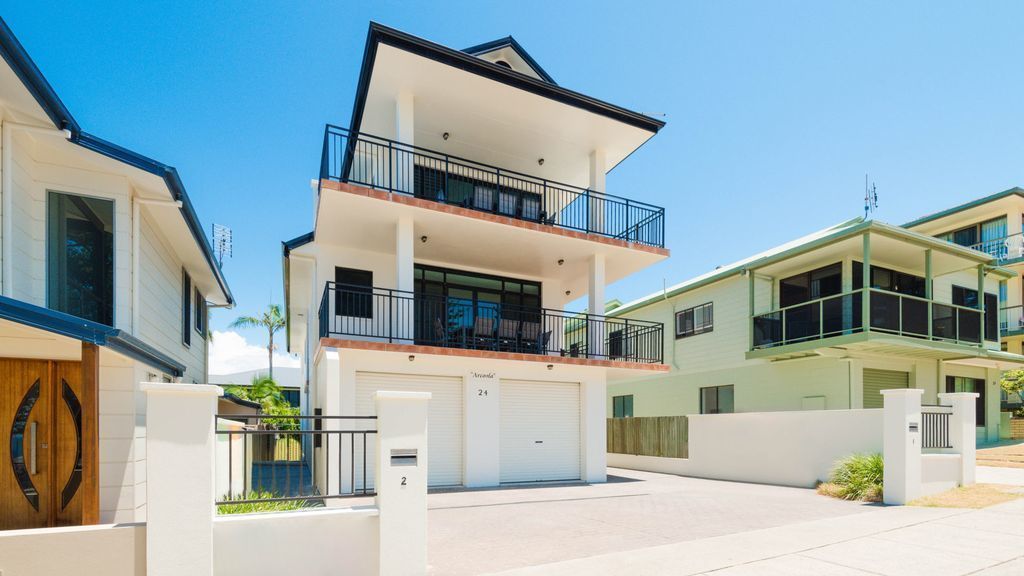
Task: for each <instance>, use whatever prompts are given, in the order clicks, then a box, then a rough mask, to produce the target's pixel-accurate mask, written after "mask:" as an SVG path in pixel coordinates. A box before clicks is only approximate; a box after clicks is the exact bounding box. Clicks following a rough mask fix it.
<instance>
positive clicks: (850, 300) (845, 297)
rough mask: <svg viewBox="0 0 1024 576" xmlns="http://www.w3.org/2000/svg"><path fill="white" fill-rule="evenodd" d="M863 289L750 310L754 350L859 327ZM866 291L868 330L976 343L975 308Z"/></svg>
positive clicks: (978, 325)
mask: <svg viewBox="0 0 1024 576" xmlns="http://www.w3.org/2000/svg"><path fill="white" fill-rule="evenodd" d="M864 290H865V289H863V288H862V289H860V290H854V291H852V292H847V293H845V294H838V295H835V296H829V297H826V298H819V299H817V300H811V301H810V302H804V303H801V304H795V305H793V306H787V307H785V308H780V309H778V310H773V311H771V312H766V313H764V314H757V315H755V316H754V317H753V319H752V320H751V321H752V322H753V347H754V349H760V348H771V347H775V346H783V345H787V344H794V343H798V342H805V341H809V340H820V339H823V338H829V337H832V336H839V335H843V334H853V333H857V332H863V331H864V327H863V320H862V318H863V316H862V306H863V300H864V297H863V294H864ZM869 290H870V313H869V316H868V317H869V319H870V323H869V325H868V330H869V331H872V332H884V333H887V334H896V335H899V336H910V337H912V338H925V339H931V340H943V341H949V342H956V343H961V344H968V345H978V344H980V343H981V335H982V314H981V311H980V310H978V309H976V308H970V307H967V306H957V305H954V304H943V303H939V302H934V301H931V300H928V299H926V298H920V297H917V296H910V295H907V294H898V293H896V292H889V291H886V290H880V289H876V288H871V289H869ZM929 307H930V308H931V322H930V324H929Z"/></svg>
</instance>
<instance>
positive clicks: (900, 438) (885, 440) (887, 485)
mask: <svg viewBox="0 0 1024 576" xmlns="http://www.w3.org/2000/svg"><path fill="white" fill-rule="evenodd" d="M923 393H924V390H921V389H920V388H901V389H895V390H882V397H883V398H884V400H885V404H884V408H883V410H884V414H883V416H882V435H883V436H882V457H883V458H884V460H885V472H884V474H885V478H884V481H883V484H884V485H883V488H882V492H883V497H882V499H883V500H884V501H885V503H886V504H900V505H902V504H906V503H907V502H910V501H911V500H914V499H916V498H917V497H918V496H919V495H920V494H921V395H922V394H923Z"/></svg>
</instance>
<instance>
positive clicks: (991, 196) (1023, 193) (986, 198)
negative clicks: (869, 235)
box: [903, 186, 1024, 228]
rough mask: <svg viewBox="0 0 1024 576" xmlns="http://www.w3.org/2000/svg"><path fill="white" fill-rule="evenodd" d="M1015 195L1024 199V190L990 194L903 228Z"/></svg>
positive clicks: (928, 216)
mask: <svg viewBox="0 0 1024 576" xmlns="http://www.w3.org/2000/svg"><path fill="white" fill-rule="evenodd" d="M1014 194H1016V195H1017V196H1021V197H1024V188H1021V187H1020V186H1014V187H1013V188H1009V189H1007V190H1003V191H1002V192H996V193H995V194H989V195H988V196H983V197H981V198H978V199H976V200H971V201H970V202H964V203H963V204H957V205H956V206H953V207H952V208H946V209H945V210H939V211H938V212H933V213H931V214H926V215H924V216H921V217H920V218H916V219H914V220H911V221H910V222H907V223H906V224H904V225H903V227H904V228H912V227H914V226H919V225H921V224H925V223H927V222H931V221H932V220H938V219H939V218H945V217H946V216H949V215H952V214H956V213H957V212H963V211H964V210H968V209H970V208H974V207H975V206H980V205H982V204H987V203H989V202H994V201H996V200H999V199H1001V198H1005V197H1007V196H1012V195H1014Z"/></svg>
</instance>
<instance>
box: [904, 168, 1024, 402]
mask: <svg viewBox="0 0 1024 576" xmlns="http://www.w3.org/2000/svg"><path fill="white" fill-rule="evenodd" d="M1022 222H1024V189H1021V188H1018V187H1013V188H1010V189H1009V190H1004V191H1002V192H997V193H995V194H991V195H989V196H985V197H983V198H979V199H977V200H973V201H971V202H967V203H965V204H960V205H959V206H954V207H952V208H949V209H946V210H942V211H940V212H936V213H934V214H931V215H928V216H924V217H922V218H918V219H916V220H914V221H912V222H908V223H906V224H904V226H905V227H906V228H909V229H911V230H914V231H916V232H920V233H922V234H928V235H929V236H935V237H937V238H941V239H943V240H946V241H947V242H952V243H954V244H959V245H960V246H968V247H970V248H973V249H975V250H980V251H982V252H985V253H987V254H990V255H992V256H993V257H994V258H995V259H996V262H998V263H999V265H1000V266H1003V267H1006V268H1009V269H1010V270H1013V271H1014V272H1016V273H1017V276H1014V277H1013V278H1009V279H1008V280H1006V281H1005V282H1003V283H1001V284H1000V285H999V330H1000V333H1001V336H1002V347H1003V350H1006V351H1009V352H1013V353H1015V354H1022V353H1024V348H1022V346H1024V283H1022V282H1021V276H1020V274H1021V273H1022V272H1024V228H1022ZM1002 402H1003V408H1004V409H1007V410H1009V409H1015V408H1019V407H1020V406H1021V397H1020V395H1019V394H1012V395H1008V394H1006V393H1005V392H1002Z"/></svg>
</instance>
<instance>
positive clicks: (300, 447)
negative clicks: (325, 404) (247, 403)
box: [216, 414, 377, 505]
mask: <svg viewBox="0 0 1024 576" xmlns="http://www.w3.org/2000/svg"><path fill="white" fill-rule="evenodd" d="M222 420H230V421H234V422H235V424H230V423H225V422H221V421H222ZM376 420H377V417H376V416H319V415H318V416H276V415H268V414H254V415H249V414H218V415H217V416H216V424H217V431H216V439H217V442H216V444H217V465H216V471H217V490H218V494H217V498H218V499H217V501H216V504H217V505H232V504H236V505H240V504H252V503H258V502H285V501H305V502H306V503H307V504H309V505H317V504H321V505H322V504H323V501H324V500H326V499H331V498H349V497H354V496H372V495H374V491H373V488H372V480H371V481H368V480H367V474H368V471H369V473H370V474H372V470H373V463H374V460H373V459H374V453H373V446H374V439H375V437H376V434H377V430H376V429H374V428H375V426H376Z"/></svg>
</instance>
